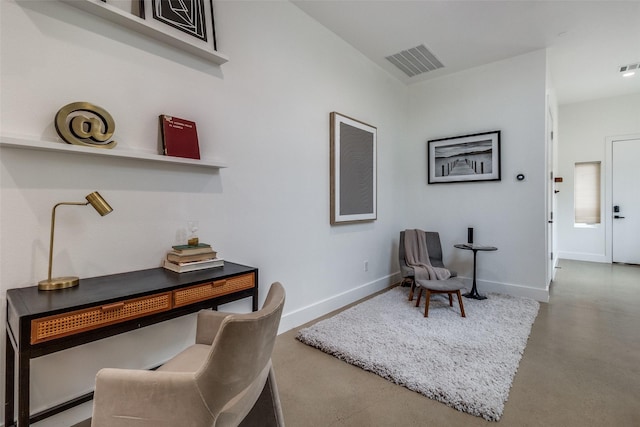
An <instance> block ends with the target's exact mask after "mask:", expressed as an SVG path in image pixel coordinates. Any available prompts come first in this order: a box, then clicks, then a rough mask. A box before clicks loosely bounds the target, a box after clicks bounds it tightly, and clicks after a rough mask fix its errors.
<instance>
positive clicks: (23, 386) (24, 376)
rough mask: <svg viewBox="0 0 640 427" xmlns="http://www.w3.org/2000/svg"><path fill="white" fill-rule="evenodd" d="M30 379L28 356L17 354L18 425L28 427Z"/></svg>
mask: <svg viewBox="0 0 640 427" xmlns="http://www.w3.org/2000/svg"><path fill="white" fill-rule="evenodd" d="M30 377H31V359H30V358H29V355H28V354H24V353H23V352H20V351H19V352H18V424H17V427H25V426H28V425H29V394H30V390H29V386H30V384H29V383H30Z"/></svg>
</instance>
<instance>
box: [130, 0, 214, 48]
mask: <svg viewBox="0 0 640 427" xmlns="http://www.w3.org/2000/svg"><path fill="white" fill-rule="evenodd" d="M140 3H141V17H142V18H143V19H144V20H145V22H146V23H147V25H149V26H150V27H153V28H155V29H156V30H160V31H162V32H164V33H167V34H169V35H171V36H173V37H174V38H176V39H179V40H181V41H183V42H186V43H189V44H191V45H193V46H196V47H200V48H202V49H207V50H211V51H216V50H217V46H216V35H215V26H214V22H213V0H140Z"/></svg>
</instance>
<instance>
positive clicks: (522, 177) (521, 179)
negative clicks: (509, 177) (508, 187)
mask: <svg viewBox="0 0 640 427" xmlns="http://www.w3.org/2000/svg"><path fill="white" fill-rule="evenodd" d="M516 179H517V180H518V181H524V174H523V173H519V174H518V175H516Z"/></svg>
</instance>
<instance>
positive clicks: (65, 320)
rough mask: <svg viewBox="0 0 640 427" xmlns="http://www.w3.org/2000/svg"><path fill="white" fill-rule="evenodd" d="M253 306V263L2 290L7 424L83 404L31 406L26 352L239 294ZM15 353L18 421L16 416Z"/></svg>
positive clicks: (30, 355) (32, 354)
mask: <svg viewBox="0 0 640 427" xmlns="http://www.w3.org/2000/svg"><path fill="white" fill-rule="evenodd" d="M246 297H251V298H252V299H253V305H252V306H253V311H256V310H257V309H258V269H256V268H253V267H247V266H244V265H240V264H234V263H231V262H225V264H224V267H219V268H212V269H206V270H199V271H194V272H189V273H181V274H178V273H174V272H172V271H168V270H165V269H163V268H153V269H149V270H140V271H132V272H128V273H121V274H113V275H108V276H101V277H93V278H89V279H81V280H80V285H79V286H78V287H75V288H68V289H60V290H56V291H39V290H38V287H37V286H30V287H27V288H16V289H9V290H8V291H7V336H6V340H7V342H6V362H5V363H6V370H5V373H6V379H5V406H4V410H5V415H4V425H5V427H9V426H16V425H17V426H19V427H26V426H28V425H29V424H30V423H35V422H38V421H40V420H43V419H45V418H48V417H50V416H52V415H55V414H57V413H60V412H63V411H65V410H67V409H69V408H72V407H74V406H77V405H79V404H81V403H84V402H87V401H90V400H91V399H92V398H93V393H87V394H85V395H83V396H80V397H78V398H76V399H73V400H71V401H68V402H65V403H62V404H60V405H57V406H55V407H53V408H49V409H46V410H44V411H41V412H39V413H37V414H33V415H31V414H30V413H29V393H30V391H29V381H30V370H31V366H30V365H31V363H30V362H31V359H35V358H37V357H40V356H44V355H46V354H50V353H55V352H57V351H60V350H64V349H67V348H71V347H75V346H78V345H81V344H86V343H88V342H92V341H97V340H101V339H103V338H107V337H110V336H113V335H117V334H121V333H124V332H127V331H131V330H134V329H138V328H143V327H145V326H149V325H153V324H155V323H159V322H163V321H165V320H169V319H173V318H176V317H179V316H184V315H186V314H189V313H194V312H197V311H199V310H201V309H205V308H213V309H217V307H218V305H219V304H224V303H228V302H231V301H235V300H238V299H241V298H246ZM16 356H17V363H18V370H17V373H18V420H17V424H15V422H16V421H15V419H14V402H15V401H14V398H15V395H14V393H15V373H16V370H15V368H16V366H15V363H16Z"/></svg>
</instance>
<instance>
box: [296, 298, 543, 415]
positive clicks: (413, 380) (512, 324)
mask: <svg viewBox="0 0 640 427" xmlns="http://www.w3.org/2000/svg"><path fill="white" fill-rule="evenodd" d="M416 294H417V293H416ZM408 295H409V289H408V288H402V287H395V288H393V289H391V290H389V291H387V292H385V293H383V294H380V295H378V296H376V297H374V298H372V299H369V300H367V301H364V302H362V303H360V304H358V305H356V306H354V307H351V308H349V309H347V310H345V311H343V312H340V313H338V314H337V315H335V316H333V317H331V318H329V319H325V320H322V321H320V322H318V323H316V324H314V325H312V326H310V327H308V328H305V329H302V330H300V331H299V332H298V335H297V337H296V338H297V339H298V340H300V341H302V342H303V343H305V344H308V345H310V346H313V347H316V348H318V349H320V350H322V351H324V352H326V353H329V354H331V355H333V356H335V357H337V358H338V359H341V360H344V361H345V362H348V363H350V364H352V365H355V366H359V367H360V368H363V369H365V370H367V371H371V372H373V373H376V374H378V375H380V376H381V377H383V378H386V379H388V380H390V381H393V382H394V383H396V384H400V385H402V386H404V387H406V388H408V389H410V390H413V391H416V392H418V393H421V394H423V395H425V396H427V397H429V398H431V399H435V400H437V401H440V402H442V403H445V404H446V405H449V406H451V407H452V408H455V409H457V410H459V411H462V412H467V413H469V414H472V415H476V416H480V417H483V418H484V419H486V420H489V421H498V420H499V419H500V417H501V416H502V412H503V410H504V404H505V402H506V400H507V398H508V397H509V389H510V388H511V382H512V381H513V377H514V376H515V373H516V371H517V370H518V364H519V363H520V359H521V357H522V353H523V352H524V348H525V346H526V344H527V339H528V337H529V332H530V331H531V325H532V324H533V321H534V320H535V318H536V316H537V314H538V308H539V306H540V305H539V304H538V302H537V301H534V300H531V299H526V298H517V297H512V296H508V295H501V294H488V295H487V296H488V299H486V300H482V301H478V300H475V299H469V298H464V297H463V304H464V309H465V313H466V315H467V317H466V318H463V317H461V316H460V311H459V306H458V301H457V298H456V297H455V296H454V297H453V307H449V300H448V297H447V296H446V295H445V294H441V295H434V296H432V298H431V305H430V306H429V317H428V318H425V317H423V316H424V295H423V297H422V300H421V303H420V307H419V308H418V307H415V297H414V300H413V301H411V302H410V301H408Z"/></svg>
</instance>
